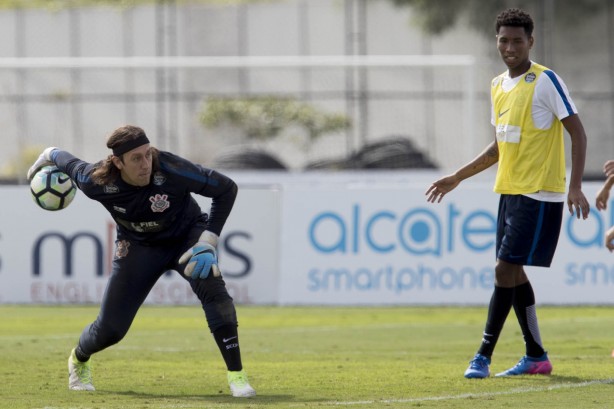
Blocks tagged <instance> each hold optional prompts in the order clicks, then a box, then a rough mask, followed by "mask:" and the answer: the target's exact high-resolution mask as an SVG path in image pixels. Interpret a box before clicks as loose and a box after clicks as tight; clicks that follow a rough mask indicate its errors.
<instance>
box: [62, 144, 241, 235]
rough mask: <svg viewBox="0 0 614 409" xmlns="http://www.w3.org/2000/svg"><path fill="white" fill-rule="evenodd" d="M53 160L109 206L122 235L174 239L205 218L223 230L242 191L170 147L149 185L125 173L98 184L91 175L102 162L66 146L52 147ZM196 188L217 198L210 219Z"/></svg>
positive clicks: (210, 227) (209, 226)
mask: <svg viewBox="0 0 614 409" xmlns="http://www.w3.org/2000/svg"><path fill="white" fill-rule="evenodd" d="M51 159H52V160H53V162H54V163H55V164H56V165H57V166H58V168H60V169H61V170H62V171H63V172H65V173H67V174H68V175H69V176H70V178H71V179H72V180H73V181H74V182H75V183H76V185H77V187H78V188H79V190H81V191H82V192H83V193H84V194H85V195H86V196H87V197H89V198H91V199H93V200H96V201H97V202H100V203H101V204H102V205H103V206H104V207H105V208H106V209H107V210H108V211H109V213H110V214H111V216H112V217H113V219H114V220H115V222H116V223H117V238H118V240H122V239H126V240H135V241H139V242H143V243H152V244H155V243H160V242H168V241H174V240H177V239H180V238H181V237H182V236H183V235H184V234H186V233H187V232H188V230H189V229H190V227H192V226H193V225H194V224H195V223H196V222H198V221H202V220H203V218H205V219H206V220H207V221H206V223H207V224H206V226H207V227H206V229H207V230H209V231H211V232H213V233H215V234H218V235H219V234H220V233H221V231H222V228H223V226H224V224H225V223H226V219H227V218H228V215H229V214H230V211H231V209H232V206H233V204H234V201H235V198H236V196H237V185H236V184H235V183H234V182H233V181H232V180H231V179H230V178H228V177H227V176H224V175H222V174H221V173H218V172H216V171H214V170H212V169H207V168H205V167H202V166H200V165H197V164H194V163H192V162H190V161H188V160H186V159H183V158H181V157H179V156H177V155H174V154H172V153H169V152H162V151H161V152H159V154H158V163H159V166H158V167H157V168H155V167H154V169H153V170H152V175H151V180H150V182H149V184H148V185H147V186H133V185H130V184H128V183H126V182H124V181H123V180H122V179H121V178H118V179H117V180H116V181H114V182H113V183H111V184H107V185H97V184H95V183H94V182H93V181H92V179H91V173H92V171H93V170H94V168H95V166H96V164H93V163H88V162H85V161H82V160H81V159H79V158H77V157H75V156H73V155H72V154H70V153H68V152H66V151H62V150H54V151H52V153H51ZM192 193H196V194H199V195H202V196H205V197H209V198H211V199H212V201H211V209H210V212H209V215H208V218H207V217H206V215H203V213H202V211H201V209H200V206H199V205H198V203H196V201H195V200H194V198H193V197H192Z"/></svg>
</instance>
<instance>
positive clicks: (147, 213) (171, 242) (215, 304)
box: [27, 125, 256, 397]
mask: <svg viewBox="0 0 614 409" xmlns="http://www.w3.org/2000/svg"><path fill="white" fill-rule="evenodd" d="M106 144H107V147H108V148H109V149H110V150H111V152H112V153H111V154H110V155H109V156H108V157H107V158H106V159H103V160H101V161H99V162H97V163H87V162H85V161H83V160H81V159H79V158H77V157H75V156H73V155H72V154H70V153H69V152H66V151H64V150H61V149H58V148H55V147H50V148H47V149H45V150H44V151H43V153H42V154H41V155H40V157H39V158H38V159H37V160H36V162H35V163H34V164H33V165H32V167H31V168H30V169H29V171H28V174H27V177H28V180H31V179H32V177H33V176H34V174H35V173H36V172H37V171H38V170H39V169H40V168H41V167H43V166H46V165H50V164H55V165H56V166H57V167H58V168H59V169H61V170H62V171H63V172H65V173H67V174H68V175H69V176H70V178H71V179H72V180H73V181H74V182H75V184H76V185H77V187H78V188H79V189H80V190H81V191H82V192H83V193H84V194H85V195H86V196H87V197H88V198H90V199H92V200H95V201H97V202H99V203H100V204H102V205H103V206H104V207H105V208H106V209H107V211H108V212H109V213H110V214H111V217H113V220H115V222H116V224H117V228H116V234H117V238H116V242H115V245H116V248H115V253H114V259H113V268H112V272H111V275H110V277H109V281H108V283H107V287H106V290H105V292H104V295H103V299H102V305H101V307H100V312H99V314H98V318H96V320H95V321H94V322H93V323H91V324H90V325H88V326H87V327H86V328H85V329H84V330H83V332H82V334H81V336H80V338H79V342H78V343H77V346H76V347H75V348H74V349H73V350H72V351H71V353H70V355H69V358H68V372H69V380H68V387H69V389H71V390H85V391H93V390H94V385H93V383H92V370H91V365H90V362H91V360H90V358H91V356H92V355H94V354H95V353H97V352H100V351H102V350H103V349H105V348H108V347H110V346H111V345H114V344H116V343H118V342H119V341H121V340H122V339H123V337H124V336H125V335H126V333H127V332H128V329H129V328H130V325H131V324H132V321H133V320H134V317H135V316H136V313H137V311H138V310H139V308H140V307H141V305H142V304H143V302H144V301H145V299H146V298H147V295H148V294H149V292H150V291H151V289H152V288H153V286H154V284H156V282H157V281H158V279H159V278H160V277H161V276H162V274H164V272H165V271H168V270H176V271H178V272H179V273H180V274H181V276H182V277H184V278H185V279H186V280H187V282H188V283H189V285H190V286H191V288H192V290H193V291H194V293H195V294H196V296H197V297H198V299H199V300H200V302H201V304H202V308H203V311H204V313H205V317H206V320H207V323H208V325H209V329H210V331H211V333H212V334H213V338H214V339H215V341H216V343H217V345H218V348H219V350H220V352H221V354H222V357H223V359H224V362H225V364H226V367H227V369H228V372H227V380H228V384H229V387H230V392H231V394H232V396H235V397H251V396H254V395H255V394H256V391H255V390H254V389H253V388H252V387H251V385H250V384H249V382H248V379H247V374H246V373H245V371H243V364H242V361H241V352H240V349H239V334H238V330H237V326H238V323H237V315H236V312H235V306H234V303H233V299H232V298H231V297H230V295H229V294H228V291H227V290H226V285H225V283H224V280H223V279H222V276H221V274H220V270H219V268H218V262H217V244H218V237H219V235H220V233H221V232H222V228H223V227H224V224H225V223H226V219H227V218H228V216H229V215H230V212H231V210H232V207H233V205H234V202H235V198H236V196H237V190H238V189H237V185H236V184H235V183H234V182H233V181H232V180H231V179H230V178H228V177H226V176H224V175H222V174H221V173H218V172H216V171H215V170H212V169H207V168H205V167H202V166H200V165H196V164H193V163H191V162H189V161H187V160H186V159H183V158H181V157H179V156H176V155H174V154H172V153H170V152H163V151H159V150H157V149H156V148H154V147H152V146H151V145H150V143H149V139H148V138H147V136H146V134H145V132H144V131H143V129H141V128H139V127H136V126H131V125H126V126H122V127H120V128H117V129H116V130H115V131H113V132H112V133H111V135H110V136H109V137H108V139H107V143H106ZM192 194H198V195H202V196H205V197H209V198H211V199H212V202H211V208H210V211H209V214H207V213H203V212H202V211H201V209H200V207H199V205H198V204H197V203H196V201H195V200H194V198H193V197H192ZM84 222H85V221H84Z"/></svg>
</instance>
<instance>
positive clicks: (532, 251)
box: [497, 195, 563, 267]
mask: <svg viewBox="0 0 614 409" xmlns="http://www.w3.org/2000/svg"><path fill="white" fill-rule="evenodd" d="M562 220H563V202H540V201H539V200H535V199H531V198H530V197H527V196H523V195H501V198H500V199H499V216H498V218H497V258H498V259H500V260H503V261H507V262H508V263H512V264H520V265H523V266H539V267H550V264H551V263H552V258H553V257H554V251H555V250H556V245H557V243H558V241H559V233H560V232H561V223H562Z"/></svg>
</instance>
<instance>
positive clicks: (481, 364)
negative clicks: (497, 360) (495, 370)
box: [465, 354, 490, 379]
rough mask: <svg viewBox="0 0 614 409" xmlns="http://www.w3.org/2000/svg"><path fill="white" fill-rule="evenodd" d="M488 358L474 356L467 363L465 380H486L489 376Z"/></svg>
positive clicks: (480, 355)
mask: <svg viewBox="0 0 614 409" xmlns="http://www.w3.org/2000/svg"><path fill="white" fill-rule="evenodd" d="M489 365H490V358H488V357H485V356H484V355H482V354H475V356H474V357H473V359H472V360H471V361H470V362H469V368H467V370H466V371H465V378H469V379H481V378H488V377H489V376H490V369H489V367H488V366H489Z"/></svg>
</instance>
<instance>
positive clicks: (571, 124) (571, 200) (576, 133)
mask: <svg viewBox="0 0 614 409" xmlns="http://www.w3.org/2000/svg"><path fill="white" fill-rule="evenodd" d="M561 122H562V123H563V126H564V127H565V129H566V130H567V132H568V133H569V136H570V137H571V177H570V180H569V192H568V193H567V207H568V208H569V213H570V214H572V215H573V214H574V213H575V214H576V217H577V218H578V219H579V218H580V215H582V218H583V219H586V218H587V217H588V214H589V212H590V206H589V204H588V200H587V199H586V197H585V196H584V193H582V175H583V174H584V163H585V160H586V133H585V132H584V126H583V125H582V121H580V117H579V116H578V115H577V114H574V115H570V116H568V117H567V118H565V119H563V120H562V121H561Z"/></svg>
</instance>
